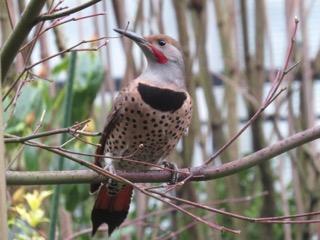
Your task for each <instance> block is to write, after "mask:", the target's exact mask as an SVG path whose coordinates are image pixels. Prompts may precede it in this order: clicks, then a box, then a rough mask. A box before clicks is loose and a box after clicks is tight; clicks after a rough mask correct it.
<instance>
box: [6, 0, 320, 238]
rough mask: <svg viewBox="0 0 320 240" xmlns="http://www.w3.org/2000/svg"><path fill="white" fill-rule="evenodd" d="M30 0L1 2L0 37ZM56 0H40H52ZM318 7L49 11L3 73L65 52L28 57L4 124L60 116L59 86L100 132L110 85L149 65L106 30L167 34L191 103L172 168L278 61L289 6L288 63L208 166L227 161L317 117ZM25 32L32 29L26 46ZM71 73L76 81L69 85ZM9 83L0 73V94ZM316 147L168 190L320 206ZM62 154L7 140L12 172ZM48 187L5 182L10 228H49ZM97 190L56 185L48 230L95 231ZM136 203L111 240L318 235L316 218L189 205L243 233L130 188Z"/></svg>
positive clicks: (216, 201) (203, 156)
mask: <svg viewBox="0 0 320 240" xmlns="http://www.w3.org/2000/svg"><path fill="white" fill-rule="evenodd" d="M5 2H6V3H5ZM57 2H58V1H57V0H56V1H54V4H56V3H57ZM84 2H86V1H80V0H72V1H62V4H61V7H65V6H68V7H70V8H72V7H74V6H76V5H79V4H81V3H84ZM27 3H28V1H24V0H14V1H8V0H7V1H3V2H1V8H0V14H1V19H0V20H1V36H2V38H3V39H6V38H7V37H8V35H9V33H10V32H11V30H12V26H15V25H16V23H17V21H18V20H19V17H20V15H21V12H22V11H23V9H24V8H25V5H26V4H27ZM51 4H52V0H48V1H47V8H49V6H50V5H51ZM8 10H9V13H10V17H9V16H8ZM319 10H320V1H316V0H305V1H303V0H268V1H264V0H259V1H253V0H226V1H222V0H181V1H178V0H162V1H161V0H130V1H129V0H113V1H109V0H102V1H101V2H99V3H98V4H95V5H94V6H92V7H90V8H87V9H84V10H82V11H80V12H78V13H76V14H73V15H71V16H67V17H65V18H63V19H62V20H60V21H61V22H63V21H66V23H64V24H61V25H60V26H57V27H54V24H57V23H59V22H54V21H47V22H46V23H45V24H44V26H42V27H43V29H47V30H46V31H45V32H44V33H43V34H41V36H40V37H39V39H38V41H37V42H36V44H35V47H34V50H33V51H32V54H31V58H30V61H29V62H28V64H26V63H25V61H24V60H25V53H24V49H22V51H21V54H19V55H18V56H17V58H16V61H15V63H14V66H13V67H12V68H11V69H10V73H9V75H8V78H9V79H13V80H14V79H16V78H17V76H18V74H19V73H20V72H21V71H23V69H24V68H25V66H26V65H27V66H30V65H31V64H33V63H36V62H38V61H39V60H41V59H45V58H47V57H48V56H51V55H53V54H56V53H58V52H60V53H61V54H59V55H58V56H57V57H55V58H52V59H51V60H50V61H44V62H43V63H41V64H38V65H37V66H35V67H34V68H32V74H30V75H29V77H28V79H27V80H26V81H24V83H23V84H20V85H18V87H16V88H15V91H13V92H11V93H10V94H9V95H8V97H7V98H6V99H5V100H4V109H5V112H4V114H5V116H4V117H5V132H6V133H8V134H15V135H19V136H25V135H29V134H31V133H32V132H33V131H34V129H35V128H37V126H38V125H39V122H41V131H45V130H50V129H56V128H60V127H62V126H63V125H64V123H65V117H66V116H67V112H66V111H67V110H66V108H65V104H66V95H68V94H69V95H70V94H71V96H72V98H73V102H72V105H71V107H70V109H69V111H68V112H69V113H70V120H69V125H72V124H74V123H75V122H81V121H84V120H86V119H91V120H92V121H91V122H90V126H89V129H87V130H88V131H89V130H92V131H100V130H101V129H102V127H103V124H104V122H105V118H106V116H107V114H108V112H109V110H110V108H111V105H112V99H113V97H114V96H115V95H116V94H117V91H118V90H119V88H120V87H121V86H123V85H125V84H126V83H128V81H130V80H132V79H133V78H135V77H136V76H138V75H139V73H140V72H141V71H142V70H143V68H144V66H145V61H144V58H143V55H142V53H141V51H140V49H138V47H137V46H135V45H134V44H132V42H130V41H127V40H126V39H123V38H119V36H118V35H117V34H116V33H115V32H113V31H112V29H113V28H118V27H119V28H126V27H127V28H128V29H129V30H132V31H135V32H137V33H139V34H142V35H149V34H155V33H165V34H167V35H170V36H172V37H174V38H175V39H177V40H178V41H179V42H180V44H181V46H182V48H183V51H184V56H185V64H186V79H187V86H188V90H189V92H190V93H191V95H192V96H193V99H194V105H195V108H194V115H193V123H192V126H191V128H190V130H189V135H188V136H187V137H185V138H184V139H183V140H182V141H181V142H180V143H179V145H178V147H177V150H176V152H175V153H173V154H172V155H171V156H170V159H169V160H171V161H175V162H177V163H178V166H180V167H190V166H198V165H200V164H202V163H203V162H204V161H206V160H207V159H208V158H209V157H210V156H211V155H212V154H213V153H214V152H215V151H217V149H219V148H220V147H221V146H222V145H223V144H224V143H226V142H227V141H228V140H229V139H230V138H231V137H232V136H233V135H235V133H237V131H238V130H239V129H240V128H241V127H242V126H243V125H244V124H245V123H246V122H247V121H248V119H249V118H250V117H251V116H253V115H254V113H255V112H256V111H257V110H258V109H259V107H260V106H261V104H262V102H263V100H264V98H265V97H266V95H267V93H268V90H269V89H270V86H271V84H272V81H273V80H274V79H275V76H276V73H277V70H279V69H280V68H281V67H283V65H284V61H285V57H286V50H287V47H288V44H289V43H290V36H291V33H292V30H293V26H294V18H295V16H297V17H298V19H299V20H300V23H299V27H298V32H297V35H296V46H295V48H294V56H293V59H291V60H290V64H289V66H292V65H294V64H295V63H297V62H299V64H298V65H297V67H296V68H294V69H293V70H292V71H290V72H289V73H288V74H287V75H286V77H285V79H284V81H283V83H282V86H281V87H284V88H286V90H285V91H284V92H283V93H282V94H281V95H280V96H279V97H278V98H277V99H276V100H275V101H274V103H273V104H272V105H271V106H270V107H268V108H267V109H266V111H265V112H264V113H263V115H261V117H260V118H259V119H258V120H256V121H255V122H254V123H253V124H252V125H251V126H250V127H249V128H248V129H247V130H246V131H245V132H244V133H243V134H242V135H241V136H240V138H239V139H238V140H237V141H236V142H235V143H233V144H232V145H231V146H230V147H229V148H228V149H227V150H226V151H224V152H223V154H221V155H220V156H219V157H218V158H217V159H216V160H215V161H214V162H213V163H212V164H214V165H220V164H222V163H226V162H229V161H232V160H236V159H238V158H241V157H242V156H245V155H247V154H250V153H252V152H255V151H257V150H259V149H261V148H263V147H266V146H268V145H270V144H272V143H275V142H276V141H278V140H281V139H283V138H286V137H288V136H290V135H292V134H294V133H297V132H299V131H302V130H304V129H307V128H309V127H312V126H315V125H317V124H319V123H320V28H319V26H320V14H319ZM69 19H70V20H69ZM34 36H35V31H33V32H31V34H30V35H29V36H28V39H27V40H26V42H25V43H27V42H28V41H30V40H32V39H33V38H34ZM100 37H107V38H104V39H103V40H102V41H95V42H89V43H84V44H81V45H80V46H79V47H77V48H76V49H78V50H79V49H80V50H79V51H76V52H73V53H72V54H70V51H66V50H67V49H69V48H70V47H72V46H74V45H75V44H78V43H80V42H81V41H83V40H93V39H97V38H100ZM105 41H107V42H105ZM101 44H102V45H103V46H102V45H101ZM99 46H102V47H99ZM27 47H28V46H27ZM96 48H98V49H96ZM95 50H96V51H95ZM72 63H73V64H72ZM72 72H73V73H74V81H73V83H72V89H71V90H70V88H69V91H66V89H67V86H68V84H67V83H70V79H71V77H70V74H71V73H72ZM9 86H10V85H9V84H8V85H6V84H4V86H3V94H4V93H6V91H8V89H9ZM11 102H13V104H10V103H11ZM42 141H43V142H44V143H46V144H48V145H59V143H60V142H61V141H62V140H61V136H59V135H58V136H53V137H52V136H50V137H47V138H43V139H42ZM86 141H89V142H93V143H96V142H97V141H98V139H97V138H94V137H87V139H86ZM319 147H320V144H319V140H318V141H314V142H312V143H309V144H306V145H303V146H300V147H298V148H296V149H294V150H291V151H289V152H287V153H285V154H282V155H280V156H277V157H275V158H273V159H271V160H269V161H266V162H265V163H263V164H261V165H259V166H256V167H253V168H251V169H248V170H244V171H241V172H239V173H237V174H234V175H232V176H229V177H224V178H222V179H217V180H212V181H207V182H193V183H188V184H186V185H184V186H183V187H182V188H179V189H177V192H176V193H175V194H176V195H177V196H179V197H183V198H185V199H189V200H192V201H196V202H202V203H206V204H208V205H210V206H214V207H216V208H221V209H225V210H227V211H231V212H234V213H238V214H242V215H246V216H249V217H261V216H263V217H265V216H279V215H289V214H296V213H303V212H312V211H317V210H319V209H320V152H319V149H320V148H319ZM68 149H71V150H74V151H78V152H86V153H93V152H94V150H95V149H94V146H92V145H90V144H87V143H84V142H81V141H74V142H71V143H69V144H68ZM58 158H59V157H58V156H55V155H53V154H51V153H49V152H47V151H44V150H40V149H37V148H31V147H27V146H26V147H21V145H18V144H16V145H15V144H10V145H6V159H7V161H8V164H9V167H10V169H12V170H28V171H31V170H57V169H58V168H60V167H61V165H60V166H58V165H59V161H57V160H58ZM86 159H87V160H89V161H92V158H90V157H86ZM82 168H83V167H81V166H79V165H78V164H76V163H74V162H71V161H68V160H65V161H64V164H63V169H82ZM51 190H53V186H41V187H39V186H34V187H19V186H14V187H9V191H10V194H9V195H10V198H9V199H10V202H9V204H10V211H9V221H10V222H9V223H10V236H11V237H12V239H31V237H36V238H33V239H47V238H48V234H47V233H48V229H49V223H48V221H49V219H51V217H50V216H51V214H52V210H51V211H50V205H51V204H52V198H51V194H52V192H50V191H51ZM93 200H94V199H93V197H92V196H89V194H88V186H86V185H83V184H78V185H63V186H62V187H61V194H60V205H59V210H58V226H57V228H56V236H57V239H72V238H70V236H73V235H74V236H75V238H74V239H90V231H91V229H90V227H91V225H90V212H91V207H92V205H93ZM32 201H33V202H32ZM30 202H31V203H30ZM34 202H36V207H34V205H32V203H33V204H35V203H34ZM134 202H135V204H134V206H132V207H131V210H130V214H129V218H128V219H127V222H126V223H125V224H124V227H122V228H120V230H119V231H117V232H115V233H114V235H113V236H112V237H111V238H110V239H243V240H245V239H286V240H290V239H298V240H300V239H301V240H302V239H320V224H310V225H306V224H297V225H280V224H274V225H268V224H253V223H248V222H243V221H239V220H236V219H233V218H231V217H226V216H221V215H214V214H212V213H209V212H206V211H203V210H198V209H194V210H192V211H193V212H194V213H195V214H198V215H200V216H203V217H204V218H206V219H208V220H210V221H214V222H217V223H218V224H221V225H224V226H229V227H233V228H235V229H240V230H241V235H239V236H233V235H231V234H229V233H224V234H221V233H219V232H215V231H212V230H211V229H210V228H208V227H207V226H204V225H201V224H198V223H195V222H193V220H192V219H190V218H188V217H187V216H185V215H183V214H182V213H179V212H177V211H176V210H174V209H170V208H168V206H167V205H163V204H162V203H160V202H158V201H156V200H154V199H150V198H148V197H146V196H144V195H141V194H137V193H136V194H135V196H134ZM56 211H57V210H56ZM39 212H41V213H39ZM50 212H51V213H50ZM105 235H106V233H104V234H98V237H96V239H99V237H100V238H101V239H105ZM25 236H27V237H25ZM24 237H25V238H24Z"/></svg>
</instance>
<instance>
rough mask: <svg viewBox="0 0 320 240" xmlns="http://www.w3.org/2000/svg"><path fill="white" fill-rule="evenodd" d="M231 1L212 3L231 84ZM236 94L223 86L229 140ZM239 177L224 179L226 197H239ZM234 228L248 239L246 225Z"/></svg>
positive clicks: (232, 149) (233, 154)
mask: <svg viewBox="0 0 320 240" xmlns="http://www.w3.org/2000/svg"><path fill="white" fill-rule="evenodd" d="M233 7H234V6H232V1H230V0H229V1H222V0H217V1H214V10H215V15H216V19H217V20H216V21H217V27H218V31H219V37H220V44H221V48H222V54H223V64H224V73H225V75H226V76H227V77H228V79H230V81H232V82H235V83H236V82H237V81H238V80H239V77H240V76H239V74H238V75H237V73H239V69H238V67H237V66H238V63H237V59H236V54H235V51H234V50H235V44H236V43H235V39H236V35H235V28H234V27H235V22H234V21H235V19H234V18H235V16H234V14H235V13H234V11H233ZM236 98H237V92H236V90H235V89H234V88H233V87H232V86H230V85H228V84H226V85H225V101H226V102H227V126H228V132H229V138H231V137H232V136H234V135H235V134H236V133H237V131H238V112H237V105H236V103H237V99H236ZM228 152H229V154H230V156H229V157H230V159H229V160H231V159H237V158H238V157H239V151H238V144H237V142H235V143H233V144H232V145H231V146H229V147H228ZM240 182H241V180H240V177H239V175H233V176H229V177H227V178H226V183H227V189H228V194H227V195H228V197H229V198H232V199H235V198H239V197H240V196H241V192H240V189H241V186H240ZM230 210H231V211H232V212H235V213H241V212H242V206H241V205H239V204H230ZM232 221H233V225H234V228H236V229H240V230H241V235H240V236H239V239H243V240H245V239H248V236H247V231H246V229H247V228H246V227H245V225H246V223H245V222H244V221H240V220H238V219H232Z"/></svg>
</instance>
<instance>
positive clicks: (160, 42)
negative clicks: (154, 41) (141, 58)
mask: <svg viewBox="0 0 320 240" xmlns="http://www.w3.org/2000/svg"><path fill="white" fill-rule="evenodd" d="M158 43H159V45H160V46H164V45H166V41H165V40H159V42H158Z"/></svg>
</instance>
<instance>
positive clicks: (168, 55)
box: [91, 29, 192, 235]
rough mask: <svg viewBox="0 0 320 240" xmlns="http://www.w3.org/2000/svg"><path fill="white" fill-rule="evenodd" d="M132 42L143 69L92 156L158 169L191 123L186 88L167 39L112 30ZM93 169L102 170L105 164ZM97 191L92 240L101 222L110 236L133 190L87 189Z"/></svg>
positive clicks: (178, 53)
mask: <svg viewBox="0 0 320 240" xmlns="http://www.w3.org/2000/svg"><path fill="white" fill-rule="evenodd" d="M114 30H115V31H116V32H118V33H120V34H122V35H123V36H126V37H128V38H129V39H131V40H133V41H134V42H135V43H136V44H138V46H139V47H140V48H141V50H142V51H143V53H144V55H145V57H146V59H147V67H146V68H145V70H144V71H143V72H142V73H141V75H140V76H138V77H137V78H136V79H134V80H132V81H131V82H130V83H129V84H128V86H126V87H124V88H123V89H122V90H121V91H120V92H119V94H118V96H117V97H116V98H115V100H114V104H113V108H112V111H111V113H110V114H109V116H108V117H107V121H106V125H105V127H104V130H103V133H102V136H101V139H100V144H99V147H98V148H97V150H96V154H97V155H103V154H105V155H109V156H110V157H111V158H112V156H114V157H124V156H130V159H132V160H135V161H141V162H147V163H152V164H159V163H161V161H162V160H164V159H165V158H166V157H167V156H168V155H169V153H170V152H171V151H172V150H173V149H174V148H175V146H176V144H177V143H178V141H179V139H180V138H181V136H182V135H183V134H184V133H186V132H187V130H188V127H189V125H190V122H191V115H192V100H191V98H190V95H189V94H188V92H187V90H186V86H185V75H184V72H185V69H184V61H183V56H182V50H181V48H180V47H179V44H178V43H177V42H176V41H175V40H174V39H172V38H171V37H169V36H166V35H163V34H159V35H151V36H147V37H141V36H139V35H137V34H135V33H133V32H129V31H127V30H121V29H114ZM95 164H96V165H98V166H100V167H104V159H103V158H98V157H97V158H96V159H95ZM112 166H113V168H114V169H116V170H123V171H143V170H147V169H150V165H149V166H148V165H144V164H138V163H134V162H129V161H125V160H124V159H123V160H112ZM96 191H97V192H98V193H97V198H96V201H95V204H94V207H93V210H92V215H91V220H92V235H94V234H95V232H96V231H97V229H98V228H99V226H100V225H101V224H102V223H106V224H108V232H109V235H110V234H111V233H112V232H113V231H114V229H115V228H117V227H118V226H119V225H120V224H121V223H122V222H123V221H124V219H125V218H126V216H127V214H128V210H129V206H130V201H131V197H132V191H133V188H132V186H129V185H125V184H123V183H120V182H117V181H114V180H110V181H109V182H107V183H101V184H92V185H91V192H96Z"/></svg>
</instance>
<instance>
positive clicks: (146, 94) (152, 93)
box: [138, 83, 187, 112]
mask: <svg viewBox="0 0 320 240" xmlns="http://www.w3.org/2000/svg"><path fill="white" fill-rule="evenodd" d="M138 91H139V94H140V96H141V98H142V100H143V101H144V102H145V103H146V104H148V105H149V106H150V107H152V108H154V109H157V110H160V111H163V112H174V111H176V110H178V109H179V108H181V106H182V104H183V103H184V101H185V100H186V98H187V96H186V94H185V93H184V92H177V91H173V90H171V89H166V88H158V87H152V86H148V85H146V84H143V83H139V85H138Z"/></svg>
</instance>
